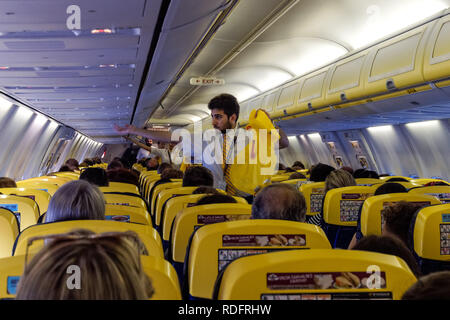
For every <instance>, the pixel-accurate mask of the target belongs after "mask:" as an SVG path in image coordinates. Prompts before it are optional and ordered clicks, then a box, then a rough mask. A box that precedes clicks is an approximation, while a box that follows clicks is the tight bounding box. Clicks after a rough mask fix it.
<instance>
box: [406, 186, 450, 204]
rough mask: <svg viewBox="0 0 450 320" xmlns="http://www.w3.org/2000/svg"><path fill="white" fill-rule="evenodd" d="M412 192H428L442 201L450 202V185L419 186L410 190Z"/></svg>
mask: <svg viewBox="0 0 450 320" xmlns="http://www.w3.org/2000/svg"><path fill="white" fill-rule="evenodd" d="M408 193H410V194H428V195H430V196H434V197H436V198H438V199H439V200H440V201H441V202H442V203H450V186H429V187H418V188H413V189H411V190H409V191H408Z"/></svg>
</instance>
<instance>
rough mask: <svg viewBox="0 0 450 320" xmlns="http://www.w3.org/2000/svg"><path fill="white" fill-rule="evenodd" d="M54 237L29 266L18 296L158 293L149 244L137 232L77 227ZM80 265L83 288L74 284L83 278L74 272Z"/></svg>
mask: <svg viewBox="0 0 450 320" xmlns="http://www.w3.org/2000/svg"><path fill="white" fill-rule="evenodd" d="M49 239H52V240H51V241H49V243H48V244H47V245H45V246H44V247H43V248H42V249H41V250H40V251H39V252H38V253H37V254H36V255H35V256H34V257H33V259H32V260H31V261H30V262H29V263H28V265H27V266H26V267H25V270H24V273H23V275H22V276H21V277H20V281H19V284H18V287H17V296H16V299H18V300H138V299H139V300H144V299H149V298H151V296H152V295H153V291H154V290H153V287H152V284H151V282H150V279H149V278H148V277H147V275H146V274H145V272H144V270H143V267H142V263H141V257H140V255H141V253H142V249H143V244H142V243H141V242H140V240H139V238H138V236H137V235H136V234H135V233H134V232H132V231H127V232H108V233H102V234H95V233H93V232H91V231H88V230H74V231H72V232H70V233H68V234H58V235H54V236H53V237H52V236H49ZM30 240H33V239H30ZM73 266H76V267H77V268H73ZM70 268H73V269H70ZM77 270H78V272H79V275H80V278H81V280H80V282H78V283H79V288H77V287H75V288H72V287H70V286H68V284H69V283H71V284H74V285H75V286H76V285H77V281H76V280H74V281H73V282H72V281H71V279H69V277H71V275H72V274H73V273H74V272H77Z"/></svg>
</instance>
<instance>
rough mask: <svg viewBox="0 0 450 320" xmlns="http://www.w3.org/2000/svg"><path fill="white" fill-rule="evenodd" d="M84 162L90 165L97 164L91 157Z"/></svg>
mask: <svg viewBox="0 0 450 320" xmlns="http://www.w3.org/2000/svg"><path fill="white" fill-rule="evenodd" d="M83 162H84V163H86V164H87V165H88V166H93V165H94V164H95V162H94V161H92V159H89V158H86V159H84V160H83Z"/></svg>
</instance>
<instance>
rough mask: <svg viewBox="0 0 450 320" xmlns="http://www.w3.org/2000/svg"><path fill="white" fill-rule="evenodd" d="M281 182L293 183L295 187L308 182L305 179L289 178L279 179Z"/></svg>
mask: <svg viewBox="0 0 450 320" xmlns="http://www.w3.org/2000/svg"><path fill="white" fill-rule="evenodd" d="M281 183H287V184H293V185H294V186H295V187H296V188H297V189H299V188H300V186H301V185H302V184H306V183H308V180H307V179H290V180H284V181H281Z"/></svg>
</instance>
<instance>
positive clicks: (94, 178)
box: [80, 167, 109, 187]
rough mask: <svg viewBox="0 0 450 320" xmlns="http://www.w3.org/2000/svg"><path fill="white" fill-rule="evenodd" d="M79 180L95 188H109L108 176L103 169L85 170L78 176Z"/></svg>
mask: <svg viewBox="0 0 450 320" xmlns="http://www.w3.org/2000/svg"><path fill="white" fill-rule="evenodd" d="M80 180H85V181H87V182H89V183H92V184H94V185H96V186H97V187H107V186H109V182H108V176H107V175H106V171H105V169H102V168H95V167H93V168H87V169H84V170H83V172H81V174H80Z"/></svg>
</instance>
